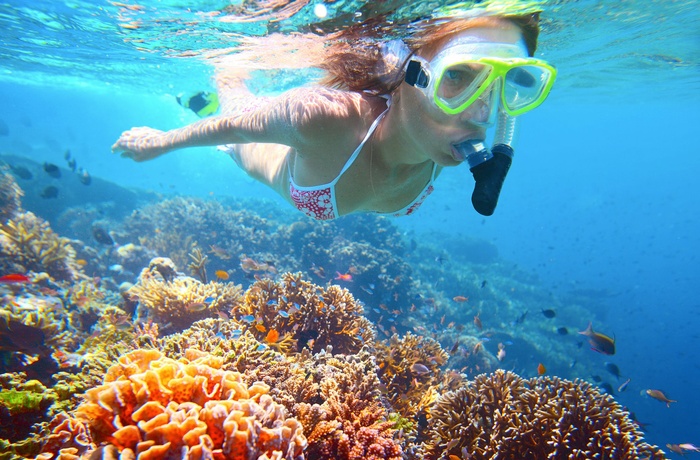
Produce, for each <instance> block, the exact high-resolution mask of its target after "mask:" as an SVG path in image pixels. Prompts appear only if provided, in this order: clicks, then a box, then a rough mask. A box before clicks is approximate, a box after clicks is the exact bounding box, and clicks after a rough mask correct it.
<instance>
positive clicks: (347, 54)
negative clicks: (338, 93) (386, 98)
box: [320, 13, 539, 94]
mask: <svg viewBox="0 0 700 460" xmlns="http://www.w3.org/2000/svg"><path fill="white" fill-rule="evenodd" d="M382 19H384V18H375V19H374V20H373V21H370V22H365V23H362V24H358V25H357V26H353V27H350V28H348V29H345V30H343V31H342V32H339V33H338V34H336V35H335V36H333V37H331V39H330V45H328V46H327V48H326V53H325V56H324V58H323V62H322V63H321V64H320V67H321V68H322V69H324V70H325V71H326V73H327V76H326V77H325V78H324V79H323V80H322V81H321V83H322V84H324V85H327V86H331V87H334V88H339V89H344V90H349V91H368V92H371V93H373V94H389V93H392V92H393V91H394V90H395V89H396V88H398V86H399V85H400V84H401V82H402V81H403V78H404V64H405V61H406V59H404V60H403V62H398V61H396V60H394V61H389V60H387V57H386V56H385V55H384V54H383V53H382V39H381V37H387V36H391V34H392V33H394V34H395V31H392V30H391V29H390V27H389V26H388V25H387V24H386V23H384V24H382V23H381V21H382ZM506 22H510V23H512V24H515V25H516V26H518V28H520V30H521V32H522V34H523V38H524V40H525V46H526V48H527V52H528V54H529V55H530V56H533V55H534V54H535V50H536V49H537V37H538V35H539V13H531V14H526V15H504V16H483V17H474V18H469V19H449V20H446V19H437V20H428V21H422V22H420V23H417V24H412V25H409V29H412V30H413V32H412V33H411V34H410V35H409V36H408V37H406V38H404V42H405V43H406V45H407V46H408V48H409V50H410V52H411V53H415V52H416V51H418V50H420V49H431V48H437V47H439V46H440V45H442V44H443V43H444V42H445V41H446V40H448V39H449V38H451V37H452V36H454V35H455V34H458V33H461V32H464V31H466V30H469V29H474V28H477V27H502V26H503V25H504V23H506Z"/></svg>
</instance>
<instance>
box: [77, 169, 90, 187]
mask: <svg viewBox="0 0 700 460" xmlns="http://www.w3.org/2000/svg"><path fill="white" fill-rule="evenodd" d="M78 179H80V183H81V184H83V185H90V184H91V183H92V177H90V174H88V172H87V171H86V170H84V169H81V170H80V172H79V173H78Z"/></svg>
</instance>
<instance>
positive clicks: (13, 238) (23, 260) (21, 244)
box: [0, 211, 80, 281]
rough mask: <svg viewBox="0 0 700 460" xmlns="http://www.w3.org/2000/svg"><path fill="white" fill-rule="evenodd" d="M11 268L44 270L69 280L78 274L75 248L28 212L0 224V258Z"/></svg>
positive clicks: (54, 276) (15, 269) (55, 276)
mask: <svg viewBox="0 0 700 460" xmlns="http://www.w3.org/2000/svg"><path fill="white" fill-rule="evenodd" d="M3 258H7V261H6V262H5V264H8V262H9V264H12V265H13V269H12V270H13V271H21V272H26V271H30V270H31V271H35V272H46V273H48V274H49V275H51V276H52V277H53V278H55V279H57V280H63V281H71V280H74V279H76V278H77V277H78V276H79V273H80V266H79V265H78V264H77V263H76V262H75V250H74V249H73V248H72V247H71V245H70V244H69V240H68V239H67V238H62V237H60V236H58V235H57V234H56V233H54V232H53V230H51V228H50V227H49V224H48V223H47V222H45V221H44V220H43V219H41V218H40V217H37V216H35V215H34V214H32V213H31V212H29V211H27V212H21V213H16V214H15V215H14V217H13V218H12V219H10V220H8V221H7V223H5V224H3V225H2V226H1V227H0V259H3Z"/></svg>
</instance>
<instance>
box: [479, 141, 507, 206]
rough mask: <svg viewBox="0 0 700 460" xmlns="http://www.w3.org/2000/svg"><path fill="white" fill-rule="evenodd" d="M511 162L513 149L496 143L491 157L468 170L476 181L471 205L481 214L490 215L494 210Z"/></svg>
mask: <svg viewBox="0 0 700 460" xmlns="http://www.w3.org/2000/svg"><path fill="white" fill-rule="evenodd" d="M512 162H513V149H512V148H511V147H510V146H509V145H506V144H496V145H494V146H493V148H492V149H491V158H489V159H488V160H486V161H483V162H481V163H479V164H477V165H476V166H471V163H470V168H469V170H470V171H471V172H472V175H473V176H474V180H475V181H476V183H475V184H474V191H473V192H472V206H474V209H475V210H476V212H478V213H479V214H481V215H483V216H490V215H492V214H493V212H494V211H495V210H496V205H497V204H498V197H499V196H500V194H501V188H502V187H503V181H505V180H506V175H507V174H508V170H509V169H510V165H511V163H512Z"/></svg>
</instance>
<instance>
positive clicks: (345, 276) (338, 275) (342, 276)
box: [333, 272, 352, 283]
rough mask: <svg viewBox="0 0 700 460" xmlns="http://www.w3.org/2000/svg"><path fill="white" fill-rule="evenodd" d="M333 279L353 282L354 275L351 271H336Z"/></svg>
mask: <svg viewBox="0 0 700 460" xmlns="http://www.w3.org/2000/svg"><path fill="white" fill-rule="evenodd" d="M333 279H336V280H340V281H345V282H348V283H350V282H352V275H351V274H350V273H340V272H335V278H333Z"/></svg>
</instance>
